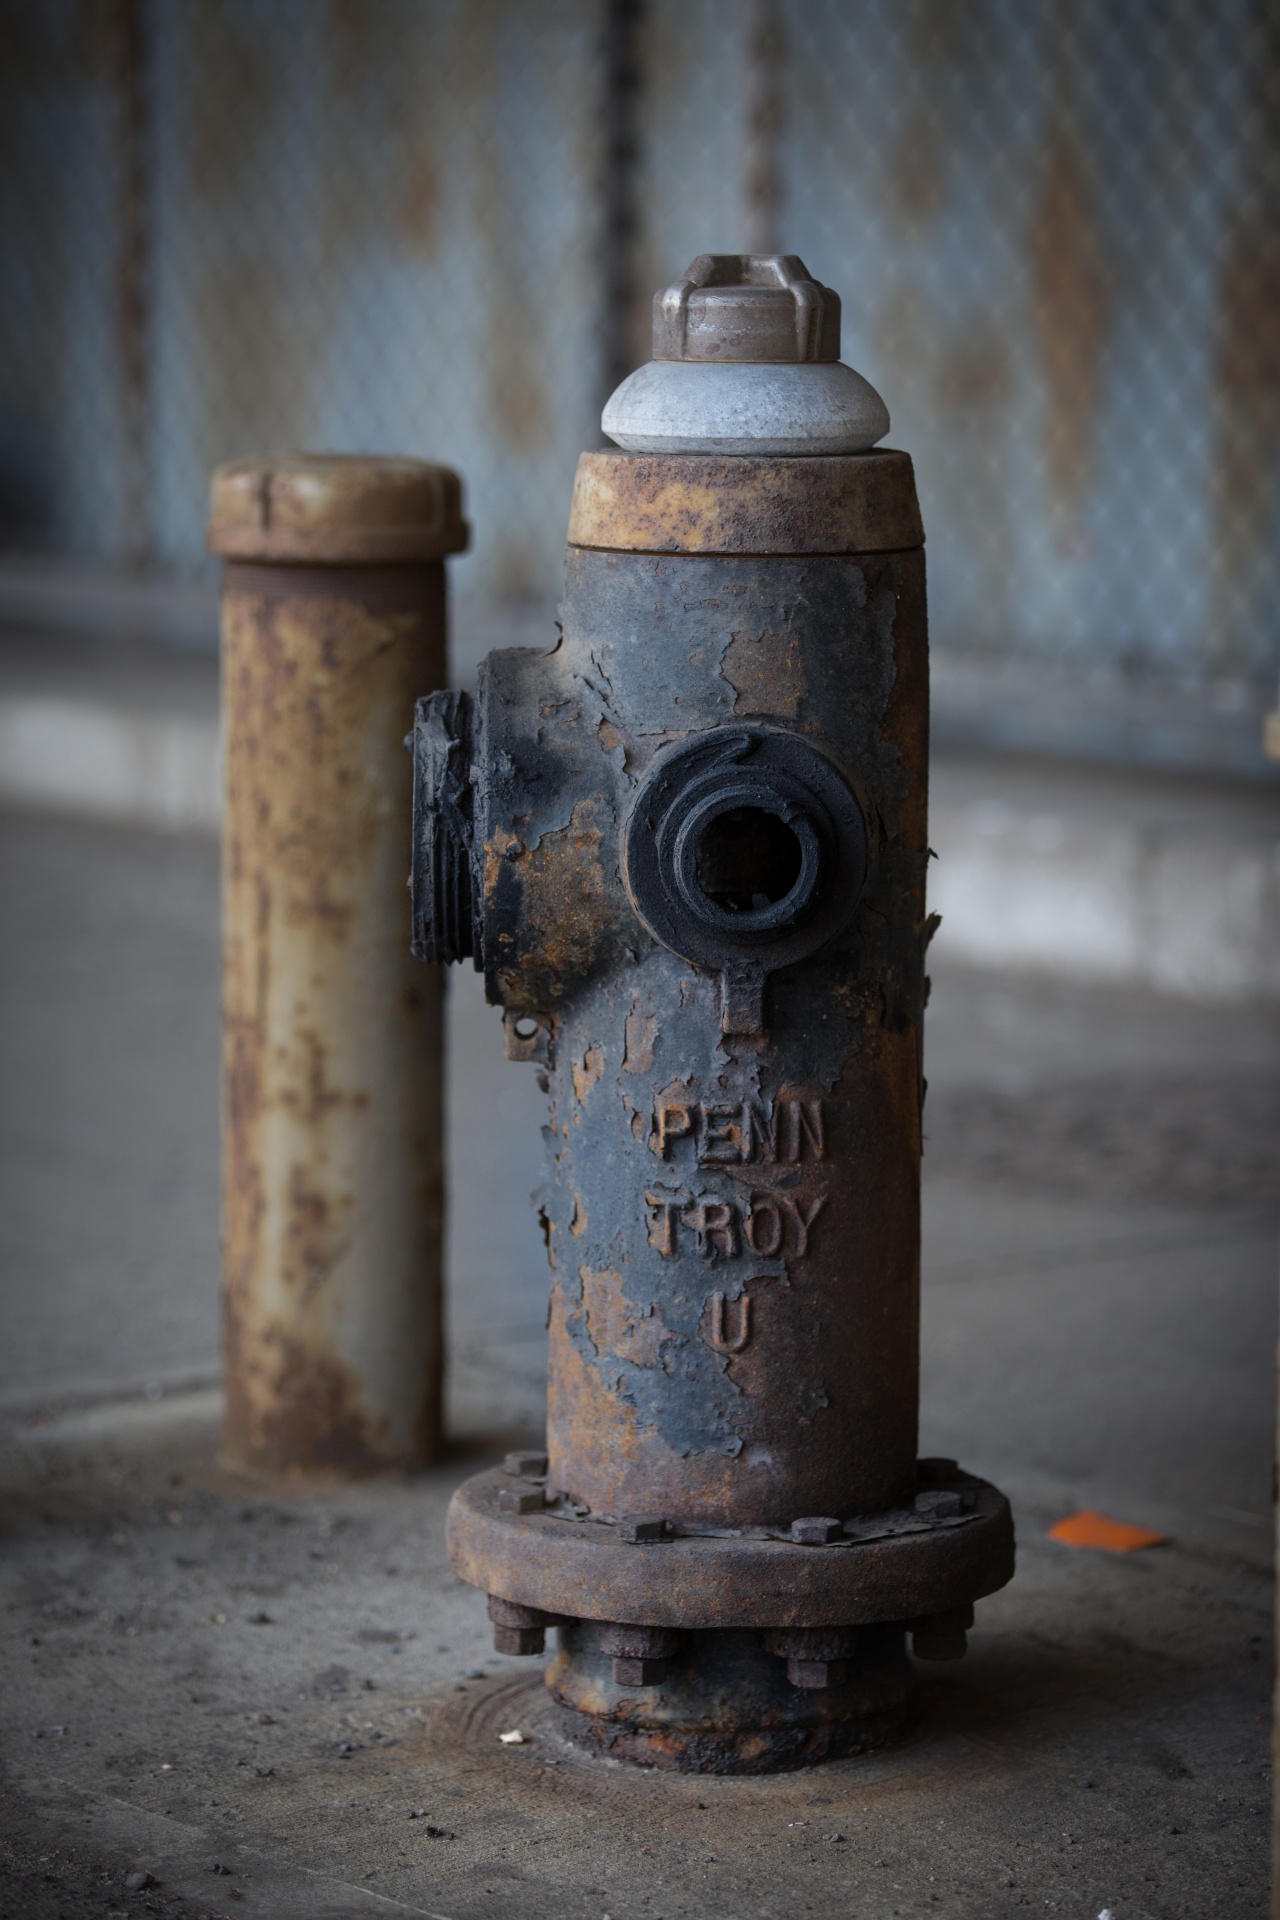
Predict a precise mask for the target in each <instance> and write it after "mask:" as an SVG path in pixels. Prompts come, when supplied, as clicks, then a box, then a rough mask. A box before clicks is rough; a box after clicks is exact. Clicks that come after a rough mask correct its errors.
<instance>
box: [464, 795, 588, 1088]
mask: <svg viewBox="0 0 1280 1920" xmlns="http://www.w3.org/2000/svg"><path fill="white" fill-rule="evenodd" d="M600 815H601V807H600V802H599V801H597V800H594V799H588V800H579V801H578V802H577V804H576V805H575V807H574V809H573V814H572V817H571V818H570V821H569V824H568V825H567V826H566V827H561V828H559V829H557V830H556V831H555V832H553V833H544V834H543V835H542V838H541V839H540V840H539V842H538V845H537V846H536V847H535V848H533V849H525V848H523V847H522V848H521V850H520V855H519V858H518V859H517V860H516V861H515V863H514V865H515V869H516V872H517V874H518V876H519V879H520V885H521V918H522V921H523V925H524V929H525V935H524V945H523V950H522V952H521V954H520V958H519V970H518V971H517V969H516V968H514V967H510V968H507V969H504V970H503V973H502V979H503V985H504V989H505V991H506V997H507V1004H508V1006H516V1007H520V1006H525V1005H529V1006H534V1007H537V1006H543V1005H545V1004H546V1002H547V1001H548V1000H555V999H558V998H560V997H562V996H563V994H564V992H565V991H566V984H567V983H569V982H572V981H576V980H580V979H581V978H582V977H583V975H584V974H585V973H589V972H590V971H591V969H592V967H593V966H594V965H595V962H596V955H597V953H598V951H599V946H600V940H601V936H602V932H603V930H604V929H605V928H606V927H607V926H608V925H609V922H610V904H609V899H608V894H607V891H606V887H605V875H604V861H605V854H604V839H605V835H604V832H603V829H602V827H601V824H600ZM497 839H498V836H495V843H496V841H497ZM519 844H520V843H519V842H518V841H516V840H515V838H514V836H511V837H510V838H508V839H506V840H505V841H504V845H514V846H519ZM502 851H503V849H502V848H501V847H499V846H497V845H496V844H495V846H494V848H493V850H492V852H491V853H490V855H489V857H488V861H487V864H486V869H485V885H486V890H491V889H492V888H493V887H494V885H496V881H497V873H498V869H499V865H500V863H501V856H502ZM602 1064H603V1063H602ZM579 1097H581V1096H579Z"/></svg>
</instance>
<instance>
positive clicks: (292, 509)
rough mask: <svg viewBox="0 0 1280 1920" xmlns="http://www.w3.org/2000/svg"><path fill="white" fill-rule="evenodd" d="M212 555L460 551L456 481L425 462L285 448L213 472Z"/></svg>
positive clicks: (398, 560)
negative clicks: (282, 451) (275, 455)
mask: <svg viewBox="0 0 1280 1920" xmlns="http://www.w3.org/2000/svg"><path fill="white" fill-rule="evenodd" d="M209 509H210V510H209V527H208V534H207V538H206V544H207V546H208V549H209V552H210V553H217V554H222V555H223V556H224V558H226V559H228V560H260V561H262V560H265V561H275V562H277V563H279V564H282V565H289V564H292V565H302V566H307V565H311V566H395V565H405V564H414V563H420V562H422V561H427V560H440V559H443V557H444V555H445V554H447V553H461V552H462V550H463V549H464V548H465V547H466V545H467V542H468V539H469V536H470V529H469V528H468V526H467V523H466V521H465V520H464V519H463V517H462V483H461V481H460V480H459V478H458V476H457V474H456V473H454V472H453V470H452V468H450V467H442V466H437V465H436V464H435V462H434V461H430V460H409V459H402V458H397V457H394V456H386V457H384V456H381V455H378V454H343V453H289V454H281V455H280V456H279V457H278V458H271V457H266V458H257V459H252V460H232V461H229V462H228V463H227V464H226V465H225V466H221V467H217V468H215V469H214V474H213V480H212V483H211V486H210V500H209Z"/></svg>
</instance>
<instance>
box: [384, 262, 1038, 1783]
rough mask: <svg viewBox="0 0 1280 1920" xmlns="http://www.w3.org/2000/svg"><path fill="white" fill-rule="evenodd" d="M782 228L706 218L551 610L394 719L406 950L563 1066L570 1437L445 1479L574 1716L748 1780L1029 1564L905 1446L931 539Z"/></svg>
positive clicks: (812, 1741) (870, 395)
mask: <svg viewBox="0 0 1280 1920" xmlns="http://www.w3.org/2000/svg"><path fill="white" fill-rule="evenodd" d="M839 328H840V306H839V300H838V298H837V296H836V295H835V294H834V293H832V292H831V291H830V290H829V289H827V288H825V287H823V286H821V285H819V284H818V283H816V282H815V281H813V280H812V279H811V278H810V276H809V275H808V273H807V272H806V270H805V268H804V267H803V265H802V264H801V262H800V261H799V260H797V259H795V258H794V257H793V256H763V257H761V256H750V257H741V256H736V255H735V256H724V255H704V256H701V257H700V258H699V259H698V260H695V261H694V262H693V264H692V266H691V267H690V268H689V270H688V272H687V273H686V275H685V276H684V278H683V279H682V280H681V281H680V282H678V283H677V284H676V285H675V286H674V287H671V288H668V289H667V290H666V291H665V292H664V293H661V294H659V295H658V296H657V298H656V300H655V303H654V334H655V357H654V360H653V361H652V362H651V363H650V365H649V366H647V367H644V368H642V369H641V370H640V371H639V372H638V373H637V374H633V375H632V376H631V378H630V379H629V380H628V381H626V382H624V384H623V386H622V387H621V388H619V390H618V392H617V393H616V394H615V395H614V396H613V399H612V400H611V401H610V403H609V405H608V406H607V408H606V410H605V415H604V427H605V431H606V433H608V434H609V435H610V437H611V438H613V439H614V440H615V441H616V442H617V443H618V450H617V451H614V450H610V451H607V452H599V453H586V454H584V455H583V456H582V460H581V463H580V465H579V469H578V476H577V481H576V485H575V489H574V496H573V503H572V507H571V510H570V523H569V546H568V554H567V560H566V579H565V597H564V604H563V609H562V613H563V623H562V629H561V633H560V637H559V639H558V641H557V643H556V644H555V645H554V646H553V647H552V648H551V649H550V650H549V651H547V652H538V651H533V650H516V651H510V652H503V653H496V654H493V655H491V656H490V657H489V659H488V660H487V661H486V662H485V664H484V666H483V668H482V670H481V675H480V681H479V686H478V691H477V693H476V695H475V697H474V699H472V698H468V697H467V696H466V695H463V694H457V693H446V694H434V695H432V696H431V697H430V698H428V699H425V700H423V701H421V702H420V703H419V705H418V709H417V714H416V721H415V733H414V743H413V744H414V754H415V768H414V867H413V875H412V888H413V938H414V950H415V952H417V953H418V954H419V956H420V957H421V958H423V959H426V960H431V961H435V962H441V961H457V960H463V959H466V958H468V957H469V958H471V959H472V960H473V961H474V964H475V966H476V967H477V969H479V970H480V971H482V972H483V974H484V976H485V982H486V988H487V992H488V995H489V998H490V999H491V1000H492V1001H494V1002H496V1003H498V1004H500V1005H501V1006H502V1007H503V1008H504V1010H505V1023H506V1043H507V1053H508V1055H509V1057H510V1058H512V1059H515V1060H524V1061H530V1062H534V1063H536V1064H537V1066H538V1069H539V1071H540V1073H541V1076H542V1082H543V1085H544V1087H545V1090H546V1092H547V1093H548V1096H549V1101H550V1124H549V1127H548V1128H547V1130H546V1138H547V1141H548V1159H549V1168H548V1181H547V1186H546V1189H545V1193H544V1195H543V1197H542V1205H541V1212H540V1218H541V1224H542V1230H543V1234H544V1237H545V1241H546V1248H547V1257H548V1260H549V1262H550V1268H551V1300H550V1313H549V1328H550V1362H549V1395H548V1421H547V1441H546V1452H545V1454H543V1453H525V1454H513V1455H509V1456H508V1457H507V1459H506V1462H505V1463H504V1465H503V1466H502V1467H501V1468H499V1469H495V1470H493V1471H491V1472H486V1473H481V1474H478V1475H477V1476H475V1477H474V1478H473V1479H470V1480H468V1481H467V1482H466V1483H465V1485H463V1486H462V1487H461V1488H460V1489H459V1490H458V1492H457V1494H456V1495H455V1497H454V1500H453V1504H452V1508H451V1511H450V1518H449V1548H450V1553H451V1556H452V1559H453V1564H454V1566H455V1568H456V1570H457V1572H458V1573H459V1574H460V1575H461V1576H462V1577H463V1578H464V1579H465V1580H468V1581H470V1582H471V1583H472V1584H474V1585H475V1586H478V1587H480V1588H482V1589H483V1590H484V1591H485V1592H486V1593H487V1594H488V1595H489V1612H490V1616H491V1619H492V1620H493V1622H494V1626H495V1637H496V1644H497V1646H498V1648H499V1650H501V1651H504V1652H509V1653H530V1654H532V1653H538V1652H541V1651H542V1650H543V1646H544V1636H545V1633H546V1629H547V1628H548V1627H550V1626H555V1627H558V1628H559V1630H560V1642H559V1651H558V1653H557V1654H556V1655H555V1657H554V1659H553V1660H552V1661H551V1664H550V1666H549V1668H548V1673H547V1679H548V1685H549V1686H550V1688H551V1691H552V1693H553V1695H554V1697H555V1699H556V1700H557V1701H558V1703H559V1705H560V1708H561V1710H562V1716H563V1720H564V1725H565V1728H566V1730H567V1731H568V1733H569V1734H570V1736H571V1737H572V1738H574V1739H576V1740H578V1741H580V1742H585V1743H586V1744H588V1745H591V1746H594V1747H596V1748H598V1749H600V1750H603V1751H605V1752H607V1753H609V1754H611V1755H613V1756H615V1757H618V1758H623V1759H632V1760H638V1761H641V1762H644V1763H646V1764H650V1765H654V1764H656V1765H674V1766H679V1767H685V1768H696V1769H699V1770H703V1771H718V1772H764V1771H769V1770H772V1769H775V1768H782V1767H791V1766H798V1765H803V1764H805V1763H807V1762H811V1761H817V1760H823V1759H830V1758H833V1757H835V1756H837V1755H840V1754H845V1753H850V1752H854V1751H858V1750H860V1749H862V1748H865V1747H868V1746H873V1745H875V1744H877V1743H879V1742H880V1741H883V1740H885V1739H888V1738H890V1737H892V1736H893V1734H894V1733H895V1732H896V1731H897V1730H898V1729H899V1728H900V1727H901V1725H902V1722H903V1718H904V1713H905V1708H906V1703H907V1698H908V1693H909V1689H910V1684H911V1673H912V1669H911V1665H910V1662H909V1660H908V1658H907V1653H906V1638H907V1635H908V1634H910V1635H911V1636H912V1638H913V1642H914V1650H915V1653H916V1655H917V1657H923V1658H926V1659H929V1658H933V1659H951V1658H955V1657H957V1656H958V1655H960V1654H961V1653H963V1651H964V1646H965V1631H966V1629H967V1627H968V1626H969V1625H970V1624H971V1622H972V1608H973V1602H974V1601H975V1600H976V1599H978V1598H979V1597H980V1596H982V1595H984V1594H987V1593H990V1592H992V1591H993V1590H994V1589H996V1588H997V1587H1000V1586H1002V1585H1003V1584H1004V1583H1005V1581H1007V1580H1008V1579H1009V1578H1010V1576H1011V1574H1012V1570H1013V1531H1012V1524H1011V1520H1010V1515H1009V1508H1008V1504H1007V1502H1006V1501H1005V1499H1004V1498H1003V1496H1002V1495H1001V1494H1000V1493H998V1492H997V1491H996V1490H995V1489H994V1488H993V1487H991V1486H988V1485H987V1484H985V1483H984V1482H982V1481H980V1480H977V1479H975V1478H974V1477H972V1476H971V1475H969V1474H967V1473H964V1472H962V1471H960V1469H959V1468H958V1467H957V1465H956V1463H955V1462H954V1461H951V1460H917V1458H916V1427H917V1403H918V1370H919V1241H920V1224H919V1223H920V1153H921V1104H922V1099H923V1092H924V1082H923V1079H922V1077H921V1024H922V1014H923V1007H924V1000H925V994H926V981H925V973H924V960H925V949H926V945H927V942H928V939H929V936H930V933H931V930H932V928H931V923H930V921H929V918H928V916H927V913H926V907H925V864H926V860H927V858H928V844H927V838H926V809H925V802H926V775H927V752H928V687H927V653H926V647H927V639H926V622H925V598H924V557H923V552H922V542H923V533H922V529H921V524H920V518H919V510H918V507H917V503H916V495H915V486H914V479H913V475H912V468H911V462H910V460H909V459H908V457H907V455H906V454H904V453H898V452H892V451H887V450H886V451H873V450H872V449H873V448H874V446H875V442H876V441H877V440H879V439H880V438H881V437H882V436H883V434H884V433H885V432H886V431H887V430H888V424H889V421H888V415H887V413H886V411H885V408H884V405H883V402H882V401H881V400H880V398H879V396H878V395H877V394H876V393H875V392H874V390H873V389H872V388H871V387H869V386H868V384H867V383H866V382H865V381H864V380H862V379H861V378H860V376H858V375H857V374H856V373H854V372H853V371H852V370H851V369H849V368H848V367H845V366H843V365H841V364H840V362H839Z"/></svg>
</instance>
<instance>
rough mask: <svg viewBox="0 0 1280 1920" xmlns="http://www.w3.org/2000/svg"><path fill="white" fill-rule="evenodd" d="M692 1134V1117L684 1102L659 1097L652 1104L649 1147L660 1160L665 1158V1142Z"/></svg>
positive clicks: (686, 1103)
mask: <svg viewBox="0 0 1280 1920" xmlns="http://www.w3.org/2000/svg"><path fill="white" fill-rule="evenodd" d="M692 1132H693V1116H692V1114H691V1113H690V1111H689V1105H688V1102H687V1101H684V1100H666V1099H664V1098H663V1097H662V1096H661V1095H659V1097H658V1098H657V1099H656V1100H655V1101H654V1103H653V1132H652V1134H651V1135H650V1138H649V1145H650V1146H651V1147H652V1148H653V1151H654V1152H655V1153H656V1154H657V1156H658V1158H659V1159H660V1160H665V1159H666V1157H667V1142H668V1141H669V1140H679V1139H680V1138H681V1137H682V1136H683V1135H684V1134H686V1133H692Z"/></svg>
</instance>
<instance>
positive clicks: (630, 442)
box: [600, 253, 889, 459]
mask: <svg viewBox="0 0 1280 1920" xmlns="http://www.w3.org/2000/svg"><path fill="white" fill-rule="evenodd" d="M600 424H601V426H602V428H603V429H604V431H605V433H606V434H607V435H608V437H609V438H610V439H611V440H613V441H614V442H616V444H617V445H618V446H620V447H621V448H623V450H624V451H625V452H627V453H655V454H671V453H678V454H690V453H695V454H722V455H726V456H729V457H731V458H736V457H747V458H756V459H774V458H779V457H782V458H786V457H793V458H794V457H811V456H813V455H821V454H851V453H867V452H869V451H870V449H871V448H872V447H874V446H875V444H876V442H877V441H878V440H883V438H884V436H885V434H886V433H888V431H889V410H888V408H887V407H886V406H885V404H884V401H883V400H882V399H881V398H880V395H879V394H878V393H877V392H876V390H875V388H874V387H873V386H872V385H871V384H870V382H869V381H867V380H864V379H863V377H862V375H861V374H860V373H855V372H854V370H853V368H852V367H846V366H845V365H844V364H843V363H842V362H841V360H840V297H839V295H838V294H835V293H833V292H832V291H831V288H830V287H824V286H822V285H821V284H820V282H819V281H817V280H815V279H813V278H812V276H811V275H810V273H809V270H808V268H807V267H806V266H805V264H804V262H803V260H801V259H799V258H798V257H797V256H796V255H795V254H794V253H700V254H699V255H698V257H697V259H696V260H693V261H691V262H690V264H689V266H688V268H687V269H686V271H685V273H684V275H683V277H682V278H681V279H679V280H677V281H676V282H675V284H674V285H673V286H670V287H665V288H664V289H663V290H662V292H661V293H659V294H656V295H655V296H654V302H653V358H652V360H650V361H649V362H648V364H647V365H646V366H643V367H637V369H636V371H635V372H634V373H633V374H631V375H629V376H628V378H627V379H625V380H624V381H623V382H622V385H621V386H620V387H618V388H616V389H615V391H614V392H613V393H612V394H611V395H610V396H609V399H608V400H607V401H606V403H605V409H604V413H603V415H602V416H601V421H600Z"/></svg>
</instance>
